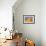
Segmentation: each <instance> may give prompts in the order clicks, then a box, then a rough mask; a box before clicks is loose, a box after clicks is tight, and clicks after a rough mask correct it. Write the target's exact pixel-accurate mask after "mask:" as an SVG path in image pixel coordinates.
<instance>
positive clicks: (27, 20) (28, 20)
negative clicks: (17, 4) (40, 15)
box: [23, 15, 35, 24]
mask: <svg viewBox="0 0 46 46" xmlns="http://www.w3.org/2000/svg"><path fill="white" fill-rule="evenodd" d="M23 23H24V24H35V15H24V16H23Z"/></svg>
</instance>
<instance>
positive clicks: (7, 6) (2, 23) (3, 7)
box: [0, 0, 16, 29]
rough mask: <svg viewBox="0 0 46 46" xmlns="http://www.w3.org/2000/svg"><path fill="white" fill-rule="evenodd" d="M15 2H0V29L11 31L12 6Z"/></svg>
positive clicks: (8, 0) (1, 0)
mask: <svg viewBox="0 0 46 46" xmlns="http://www.w3.org/2000/svg"><path fill="white" fill-rule="evenodd" d="M15 2H16V0H0V27H7V28H9V29H12V6H13V5H14V3H15Z"/></svg>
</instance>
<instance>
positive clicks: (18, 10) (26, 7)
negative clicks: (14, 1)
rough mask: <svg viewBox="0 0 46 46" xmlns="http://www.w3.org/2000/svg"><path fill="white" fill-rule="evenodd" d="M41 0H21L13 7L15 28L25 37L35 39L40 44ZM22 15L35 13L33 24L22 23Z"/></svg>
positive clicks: (39, 45)
mask: <svg viewBox="0 0 46 46" xmlns="http://www.w3.org/2000/svg"><path fill="white" fill-rule="evenodd" d="M40 13H41V1H40V0H23V1H22V2H21V3H20V5H18V6H17V7H16V5H14V7H13V14H14V20H15V22H14V24H15V29H17V30H18V32H22V33H23V35H24V37H25V38H28V39H31V40H34V41H35V44H36V46H41V14H40ZM23 15H35V24H23Z"/></svg>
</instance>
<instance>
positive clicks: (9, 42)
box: [0, 39, 16, 46]
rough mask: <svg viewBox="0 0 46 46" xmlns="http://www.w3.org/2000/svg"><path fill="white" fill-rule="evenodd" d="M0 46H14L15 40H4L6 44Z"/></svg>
mask: <svg viewBox="0 0 46 46" xmlns="http://www.w3.org/2000/svg"><path fill="white" fill-rule="evenodd" d="M0 46H16V44H15V39H13V40H6V42H4V43H2V44H1V45H0Z"/></svg>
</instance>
